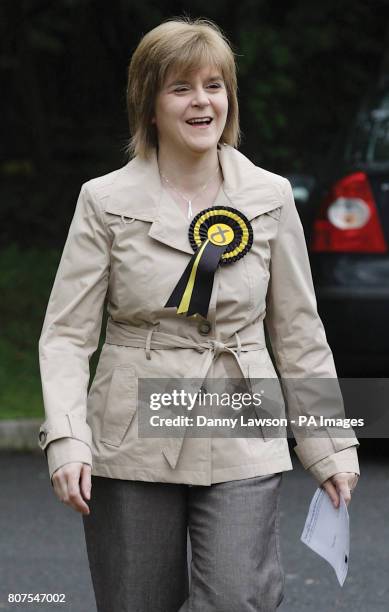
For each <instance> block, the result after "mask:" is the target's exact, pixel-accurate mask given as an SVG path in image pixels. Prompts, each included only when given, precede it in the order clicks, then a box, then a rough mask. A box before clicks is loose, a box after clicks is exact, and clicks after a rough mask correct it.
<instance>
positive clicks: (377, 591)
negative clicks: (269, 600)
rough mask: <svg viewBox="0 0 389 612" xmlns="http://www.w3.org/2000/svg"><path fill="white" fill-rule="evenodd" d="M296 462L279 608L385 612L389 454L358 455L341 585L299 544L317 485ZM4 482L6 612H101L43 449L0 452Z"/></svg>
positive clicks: (388, 599)
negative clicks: (55, 598) (60, 597)
mask: <svg viewBox="0 0 389 612" xmlns="http://www.w3.org/2000/svg"><path fill="white" fill-rule="evenodd" d="M292 459H293V464H294V468H295V469H294V470H293V471H290V472H286V473H284V477H283V486H282V494H281V547H282V556H283V565H284V569H285V572H286V586H285V599H284V601H283V603H282V605H281V606H280V608H279V610H280V612H333V611H338V610H339V611H340V610H352V611H353V612H367V611H369V612H387V611H388V610H389V521H388V514H389V512H388V510H389V460H388V456H386V458H380V457H379V456H364V455H363V453H360V464H361V471H362V475H361V478H360V481H359V484H358V488H357V490H356V492H355V494H354V496H353V501H352V504H351V506H350V507H349V514H350V521H351V549H350V563H349V572H348V576H347V579H346V582H345V585H344V586H343V588H341V587H340V586H339V584H338V582H337V579H336V576H335V573H334V571H333V570H332V568H331V567H330V566H328V565H327V563H326V562H325V561H324V560H323V559H321V558H320V557H318V556H317V555H316V554H315V553H314V552H312V551H311V550H310V549H308V548H307V547H306V546H305V545H303V544H302V543H301V542H300V535H301V532H302V529H303V526H304V521H305V517H306V513H307V510H308V507H309V503H310V500H311V498H312V496H313V494H314V492H315V489H316V484H315V481H314V480H313V478H312V477H311V476H310V475H309V474H307V473H305V472H304V470H303V469H302V468H301V466H300V464H299V463H298V461H296V460H295V458H294V457H292ZM0 485H1V498H0V534H1V539H0V611H1V612H3V611H6V612H12V611H16V610H17V611H20V610H28V611H29V612H40V611H42V612H43V611H44V612H46V611H50V612H51V611H53V610H61V611H62V610H63V611H66V612H96V606H95V602H94V596H93V589H92V583H91V579H90V574H89V567H88V561H87V555H86V548H85V540H84V533H83V529H82V519H81V516H80V515H79V514H77V513H75V512H74V511H73V510H72V509H71V508H69V507H68V506H65V505H63V504H61V503H60V502H59V501H58V500H57V498H56V497H55V495H54V492H53V490H52V487H51V485H50V482H49V479H48V472H47V466H46V462H45V460H44V457H43V454H41V453H40V452H39V450H38V453H31V452H10V451H2V452H0ZM92 493H93V491H92ZM189 554H190V551H189ZM8 593H34V594H36V593H63V594H64V595H65V600H66V601H65V603H57V604H54V603H52V604H50V605H44V604H41V603H37V602H33V603H30V604H12V603H8V602H7V596H8ZM145 612H148V611H145ZM172 612H174V611H172ZM204 612H207V611H204ZM218 612H222V611H218ZM237 612H239V611H238V610H237Z"/></svg>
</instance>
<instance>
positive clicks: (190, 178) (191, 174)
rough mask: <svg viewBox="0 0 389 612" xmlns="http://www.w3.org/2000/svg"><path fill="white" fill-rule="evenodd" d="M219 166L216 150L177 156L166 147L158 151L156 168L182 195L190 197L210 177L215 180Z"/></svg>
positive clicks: (161, 147)
mask: <svg viewBox="0 0 389 612" xmlns="http://www.w3.org/2000/svg"><path fill="white" fill-rule="evenodd" d="M218 165H219V158H218V152H217V148H215V149H211V150H210V151H206V152H205V153H203V154H198V155H196V154H194V155H189V156H185V155H177V153H176V154H174V153H173V152H172V151H169V150H168V149H167V148H166V147H163V146H160V147H159V150H158V166H159V171H160V173H161V175H164V176H165V177H167V178H168V179H169V182H170V183H171V184H172V185H173V186H174V187H175V188H176V189H177V190H179V191H180V192H182V193H183V194H187V195H188V196H190V195H191V194H193V193H195V192H198V190H199V189H201V187H202V186H203V185H204V184H206V183H207V182H208V181H209V180H210V179H211V178H212V176H215V178H216V174H215V173H216V171H217V168H218Z"/></svg>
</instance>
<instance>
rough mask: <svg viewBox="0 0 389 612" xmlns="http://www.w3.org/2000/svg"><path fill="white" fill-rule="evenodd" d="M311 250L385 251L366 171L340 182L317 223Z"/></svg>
mask: <svg viewBox="0 0 389 612" xmlns="http://www.w3.org/2000/svg"><path fill="white" fill-rule="evenodd" d="M310 249H311V251H315V252H317V251H327V252H328V251H343V252H344V251H345V252H358V253H385V252H386V251H387V245H386V242H385V238H384V235H383V232H382V228H381V224H380V220H379V217H378V213H377V208H376V204H375V201H374V196H373V193H372V191H371V188H370V185H369V181H368V178H367V176H366V174H365V173H364V172H355V173H354V174H350V175H348V176H346V177H344V178H342V179H341V180H339V181H337V182H336V183H335V184H334V185H333V187H332V189H331V190H330V192H329V193H328V195H327V196H326V198H325V199H324V201H323V203H322V205H321V207H320V209H319V212H318V215H317V218H316V219H315V221H314V224H313V232H312V239H311V245H310Z"/></svg>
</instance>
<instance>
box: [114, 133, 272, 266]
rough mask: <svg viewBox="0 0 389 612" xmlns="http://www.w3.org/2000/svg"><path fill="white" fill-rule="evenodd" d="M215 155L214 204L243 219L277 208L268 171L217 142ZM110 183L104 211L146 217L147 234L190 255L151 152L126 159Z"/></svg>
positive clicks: (182, 224) (182, 221)
mask: <svg viewBox="0 0 389 612" xmlns="http://www.w3.org/2000/svg"><path fill="white" fill-rule="evenodd" d="M218 154H219V160H220V165H221V168H222V172H223V178H224V181H223V185H222V186H221V188H220V190H219V193H218V195H217V197H216V200H215V205H218V206H232V207H233V208H236V209H238V210H240V211H241V212H242V213H243V214H244V215H246V217H247V218H248V219H249V220H251V219H254V217H257V216H258V215H261V214H263V213H265V212H268V211H270V210H273V209H274V208H278V207H279V206H282V192H281V187H279V188H277V182H276V181H274V180H269V177H268V176H266V174H270V173H268V172H267V171H266V170H263V169H262V168H259V167H257V166H255V165H254V164H253V163H252V162H251V161H250V160H249V159H248V158H247V157H245V156H244V155H243V154H242V153H240V152H239V151H237V150H236V149H234V148H233V147H231V146H229V145H219V147H218ZM272 176H273V177H276V176H277V175H274V174H273V175H272ZM114 183H115V184H114V189H110V191H109V195H108V193H107V203H106V207H105V210H106V212H108V213H112V214H119V215H121V216H124V217H129V218H136V219H140V220H142V221H148V222H150V223H151V226H150V230H149V232H148V235H149V236H150V237H151V238H153V239H154V240H158V241H159V242H162V243H164V244H166V245H168V246H169V247H172V248H174V249H178V250H180V251H183V252H184V253H188V254H190V255H192V254H193V250H192V248H191V246H190V243H189V238H188V227H189V222H188V221H186V220H185V217H184V215H182V214H180V212H179V211H178V209H177V208H175V206H174V201H173V200H172V199H171V198H170V196H169V194H168V193H167V191H166V190H165V189H163V186H162V183H161V179H160V175H159V168H158V159H157V154H156V152H155V151H154V152H153V153H152V154H151V155H150V157H149V159H148V160H141V159H139V158H134V159H133V160H131V161H130V162H129V163H128V164H127V165H126V166H124V167H123V168H121V169H120V170H119V171H118V173H117V175H116V178H115V181H114ZM111 187H112V185H111Z"/></svg>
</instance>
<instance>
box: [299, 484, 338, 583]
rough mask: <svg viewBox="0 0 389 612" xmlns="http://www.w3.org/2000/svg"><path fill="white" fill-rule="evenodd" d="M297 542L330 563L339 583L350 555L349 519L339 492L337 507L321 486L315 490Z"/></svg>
mask: <svg viewBox="0 0 389 612" xmlns="http://www.w3.org/2000/svg"><path fill="white" fill-rule="evenodd" d="M301 541H302V542H303V543H304V544H306V545H307V546H308V547H309V548H311V549H312V550H313V551H314V552H316V553H317V554H318V555H320V556H321V557H323V559H325V560H326V561H328V563H329V564H330V565H332V567H333V568H334V570H335V573H336V576H337V578H338V580H339V584H340V586H343V583H344V581H345V579H346V576H347V570H348V563H349V556H350V520H349V514H348V512H347V506H346V502H345V501H344V499H343V496H342V495H341V494H340V504H339V508H334V506H333V504H332V501H331V500H330V498H329V495H328V493H327V492H326V491H325V490H324V489H321V488H318V489H317V490H316V493H315V494H314V496H313V498H312V501H311V504H310V506H309V510H308V515H307V518H306V521H305V525H304V529H303V533H302V535H301Z"/></svg>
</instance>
